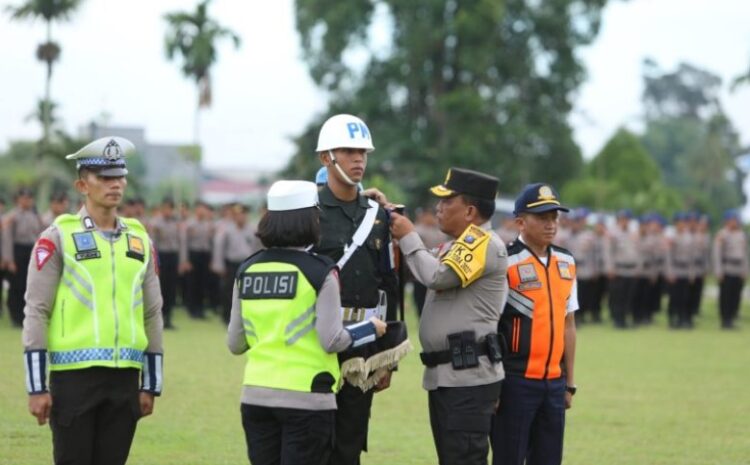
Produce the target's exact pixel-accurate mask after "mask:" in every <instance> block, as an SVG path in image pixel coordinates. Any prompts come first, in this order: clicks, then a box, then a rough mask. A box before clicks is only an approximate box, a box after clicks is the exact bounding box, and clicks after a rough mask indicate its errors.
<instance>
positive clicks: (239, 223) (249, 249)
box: [211, 204, 260, 323]
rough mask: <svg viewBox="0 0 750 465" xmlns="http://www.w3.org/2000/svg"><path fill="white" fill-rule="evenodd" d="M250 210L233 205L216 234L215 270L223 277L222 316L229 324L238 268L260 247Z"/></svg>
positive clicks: (212, 264) (213, 262) (212, 262)
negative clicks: (251, 220)
mask: <svg viewBox="0 0 750 465" xmlns="http://www.w3.org/2000/svg"><path fill="white" fill-rule="evenodd" d="M249 213H250V209H249V208H248V207H246V206H245V205H240V204H234V205H232V207H230V208H229V212H228V215H227V218H226V220H225V221H223V222H222V223H220V226H219V227H218V228H217V231H216V235H215V236H214V243H213V254H212V256H211V270H212V271H213V272H214V273H216V274H218V275H219V276H220V277H221V296H220V298H221V307H222V312H221V317H222V319H223V320H224V323H229V315H230V312H231V309H232V288H233V287H234V274H235V273H236V272H237V267H239V266H240V264H241V263H242V262H243V261H245V259H246V258H247V257H249V256H250V255H252V254H254V253H255V252H256V251H258V250H259V249H260V244H259V242H258V238H257V237H256V236H255V228H253V226H252V225H251V224H250V221H249V218H248V214H249Z"/></svg>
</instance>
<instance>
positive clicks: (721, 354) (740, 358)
mask: <svg viewBox="0 0 750 465" xmlns="http://www.w3.org/2000/svg"><path fill="white" fill-rule="evenodd" d="M711 300H713V299H707V302H706V305H704V307H705V310H704V315H703V316H701V317H700V318H699V319H698V320H697V325H696V329H695V330H693V331H668V330H666V329H665V325H664V322H663V320H660V321H658V322H657V324H655V325H654V326H651V327H648V328H641V329H637V330H628V331H622V332H616V331H614V330H613V329H611V328H610V327H609V326H607V325H603V326H596V327H595V326H585V327H583V328H580V329H579V332H578V358H577V368H576V372H577V383H578V386H579V392H578V394H577V395H576V398H575V402H574V406H573V409H572V410H570V411H569V413H568V418H567V431H566V440H565V463H566V464H569V465H578V464H596V465H600V464H606V465H617V464H622V465H635V464H638V465H641V464H644V465H656V464H664V465H691V464H694V465H709V464H716V465H733V464H750V375H749V374H748V370H749V369H750V348H749V346H750V317H748V308H744V309H743V314H744V318H743V320H744V321H741V324H742V323H744V324H742V326H743V329H742V330H740V331H732V332H722V331H720V330H719V329H718V321H717V317H716V309H715V305H714V304H713V302H712V301H711ZM178 314H179V317H178V319H177V320H176V324H177V325H178V326H179V330H178V331H176V332H170V333H167V334H166V336H165V347H166V355H165V392H164V395H163V396H162V397H161V398H160V399H158V400H157V403H156V410H155V413H154V415H153V416H151V417H149V418H146V419H144V420H143V421H142V422H141V423H140V425H139V427H138V432H137V435H136V438H135V443H134V446H133V449H132V451H131V456H130V461H129V463H130V464H143V465H167V464H174V465H177V464H179V465H193V464H196V465H197V464H211V465H220V464H241V463H247V459H246V455H245V444H244V436H243V433H242V427H241V425H240V415H239V394H240V381H241V377H242V367H243V361H244V359H243V358H242V357H234V356H232V355H231V354H230V353H229V352H228V350H227V349H226V348H225V345H224V330H223V327H222V326H221V324H220V323H219V321H218V320H217V319H216V318H214V319H212V320H209V321H206V322H194V321H189V320H188V319H187V318H186V317H185V316H184V313H183V312H181V311H180V312H178ZM661 318H663V316H661ZM416 325H417V323H416V320H415V319H410V321H409V328H410V330H411V334H412V337H411V339H412V342H414V343H415V345H417V344H416V343H417V341H416V334H417V326H416ZM417 350H418V349H417ZM21 353H22V349H21V345H20V332H19V331H18V330H14V329H11V328H10V324H9V321H8V317H7V315H4V316H3V318H2V319H0V354H1V355H0V412H1V415H2V417H1V420H0V464H2V465H11V464H13V465H36V464H48V463H51V454H52V452H51V439H50V431H49V428H48V427H39V426H37V425H36V421H35V420H34V418H32V417H31V416H30V415H29V414H28V412H27V409H26V394H25V391H24V381H23V379H24V378H23V366H22V362H21ZM421 371H422V368H421V365H420V363H419V358H418V356H417V355H416V352H415V353H412V354H411V355H410V356H408V357H407V359H406V360H405V361H404V362H403V363H402V364H401V367H400V370H399V372H398V373H396V374H395V375H394V378H393V383H392V387H391V389H389V390H388V391H385V392H383V393H380V394H377V395H376V398H375V404H374V407H373V414H372V420H371V423H370V425H371V426H370V452H369V453H368V454H365V455H364V459H363V463H364V464H366V465H375V464H377V465H381V464H383V465H384V464H388V465H401V464H419V465H428V464H435V463H436V458H435V453H434V450H433V445H432V436H431V433H430V428H429V422H428V418H427V401H426V399H427V396H426V393H425V391H423V390H422V388H421Z"/></svg>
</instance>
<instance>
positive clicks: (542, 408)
mask: <svg viewBox="0 0 750 465" xmlns="http://www.w3.org/2000/svg"><path fill="white" fill-rule="evenodd" d="M564 434H565V378H558V379H551V380H544V379H525V378H523V377H521V376H507V377H506V378H505V379H504V380H503V392H502V394H501V395H500V406H499V407H498V409H497V414H496V415H495V419H494V421H493V424H492V464H493V465H524V464H526V465H560V463H562V453H563V437H564Z"/></svg>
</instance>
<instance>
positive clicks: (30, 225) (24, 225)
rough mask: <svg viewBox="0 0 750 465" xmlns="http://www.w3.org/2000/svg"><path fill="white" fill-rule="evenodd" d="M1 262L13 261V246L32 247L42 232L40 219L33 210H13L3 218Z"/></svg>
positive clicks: (42, 226)
mask: <svg viewBox="0 0 750 465" xmlns="http://www.w3.org/2000/svg"><path fill="white" fill-rule="evenodd" d="M2 225H3V243H2V258H3V261H8V262H12V261H13V245H14V244H20V245H34V243H35V242H36V240H37V238H39V234H40V233H41V232H42V231H43V230H44V225H43V224H42V219H41V217H40V216H39V214H38V213H37V212H35V211H34V210H21V209H18V208H14V209H13V210H11V211H10V212H8V214H7V215H5V216H4V217H3V222H2Z"/></svg>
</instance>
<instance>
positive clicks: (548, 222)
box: [492, 183, 578, 465]
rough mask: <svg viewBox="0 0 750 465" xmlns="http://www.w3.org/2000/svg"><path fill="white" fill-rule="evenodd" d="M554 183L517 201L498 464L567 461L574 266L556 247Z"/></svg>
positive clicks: (496, 434) (495, 437)
mask: <svg viewBox="0 0 750 465" xmlns="http://www.w3.org/2000/svg"><path fill="white" fill-rule="evenodd" d="M561 211H562V212H567V211H568V209H567V208H566V207H565V206H563V205H562V204H561V202H560V197H559V195H558V194H557V192H556V191H555V189H553V188H552V186H550V185H549V184H544V183H535V184H529V185H527V186H526V187H525V188H524V189H523V190H522V191H521V193H520V194H519V195H518V197H517V198H516V204H515V211H514V214H515V215H516V224H517V225H518V229H519V231H520V234H519V236H518V240H517V241H515V242H513V243H512V244H510V245H509V246H508V300H507V303H506V305H505V309H504V310H503V314H502V317H501V319H500V332H501V333H502V334H503V336H504V337H505V340H506V342H507V344H508V351H507V352H506V354H505V355H504V357H503V365H504V367H505V375H506V377H505V380H504V381H503V389H502V393H501V395H500V404H499V406H498V409H497V414H496V416H495V421H494V424H493V431H492V450H493V462H492V463H493V464H494V465H522V464H523V463H528V464H544V465H553V464H554V465H558V464H560V463H561V462H562V450H563V432H564V430H565V410H566V409H568V408H570V407H571V405H572V402H573V395H574V394H575V393H576V390H577V387H576V385H575V373H574V365H575V353H576V324H575V316H574V315H575V312H576V311H577V310H578V294H577V286H576V262H575V260H574V258H573V255H572V254H571V253H570V252H569V251H567V250H565V249H563V248H561V247H558V246H556V245H554V243H553V242H554V241H555V236H556V233H557V219H558V213H559V212H561Z"/></svg>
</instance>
